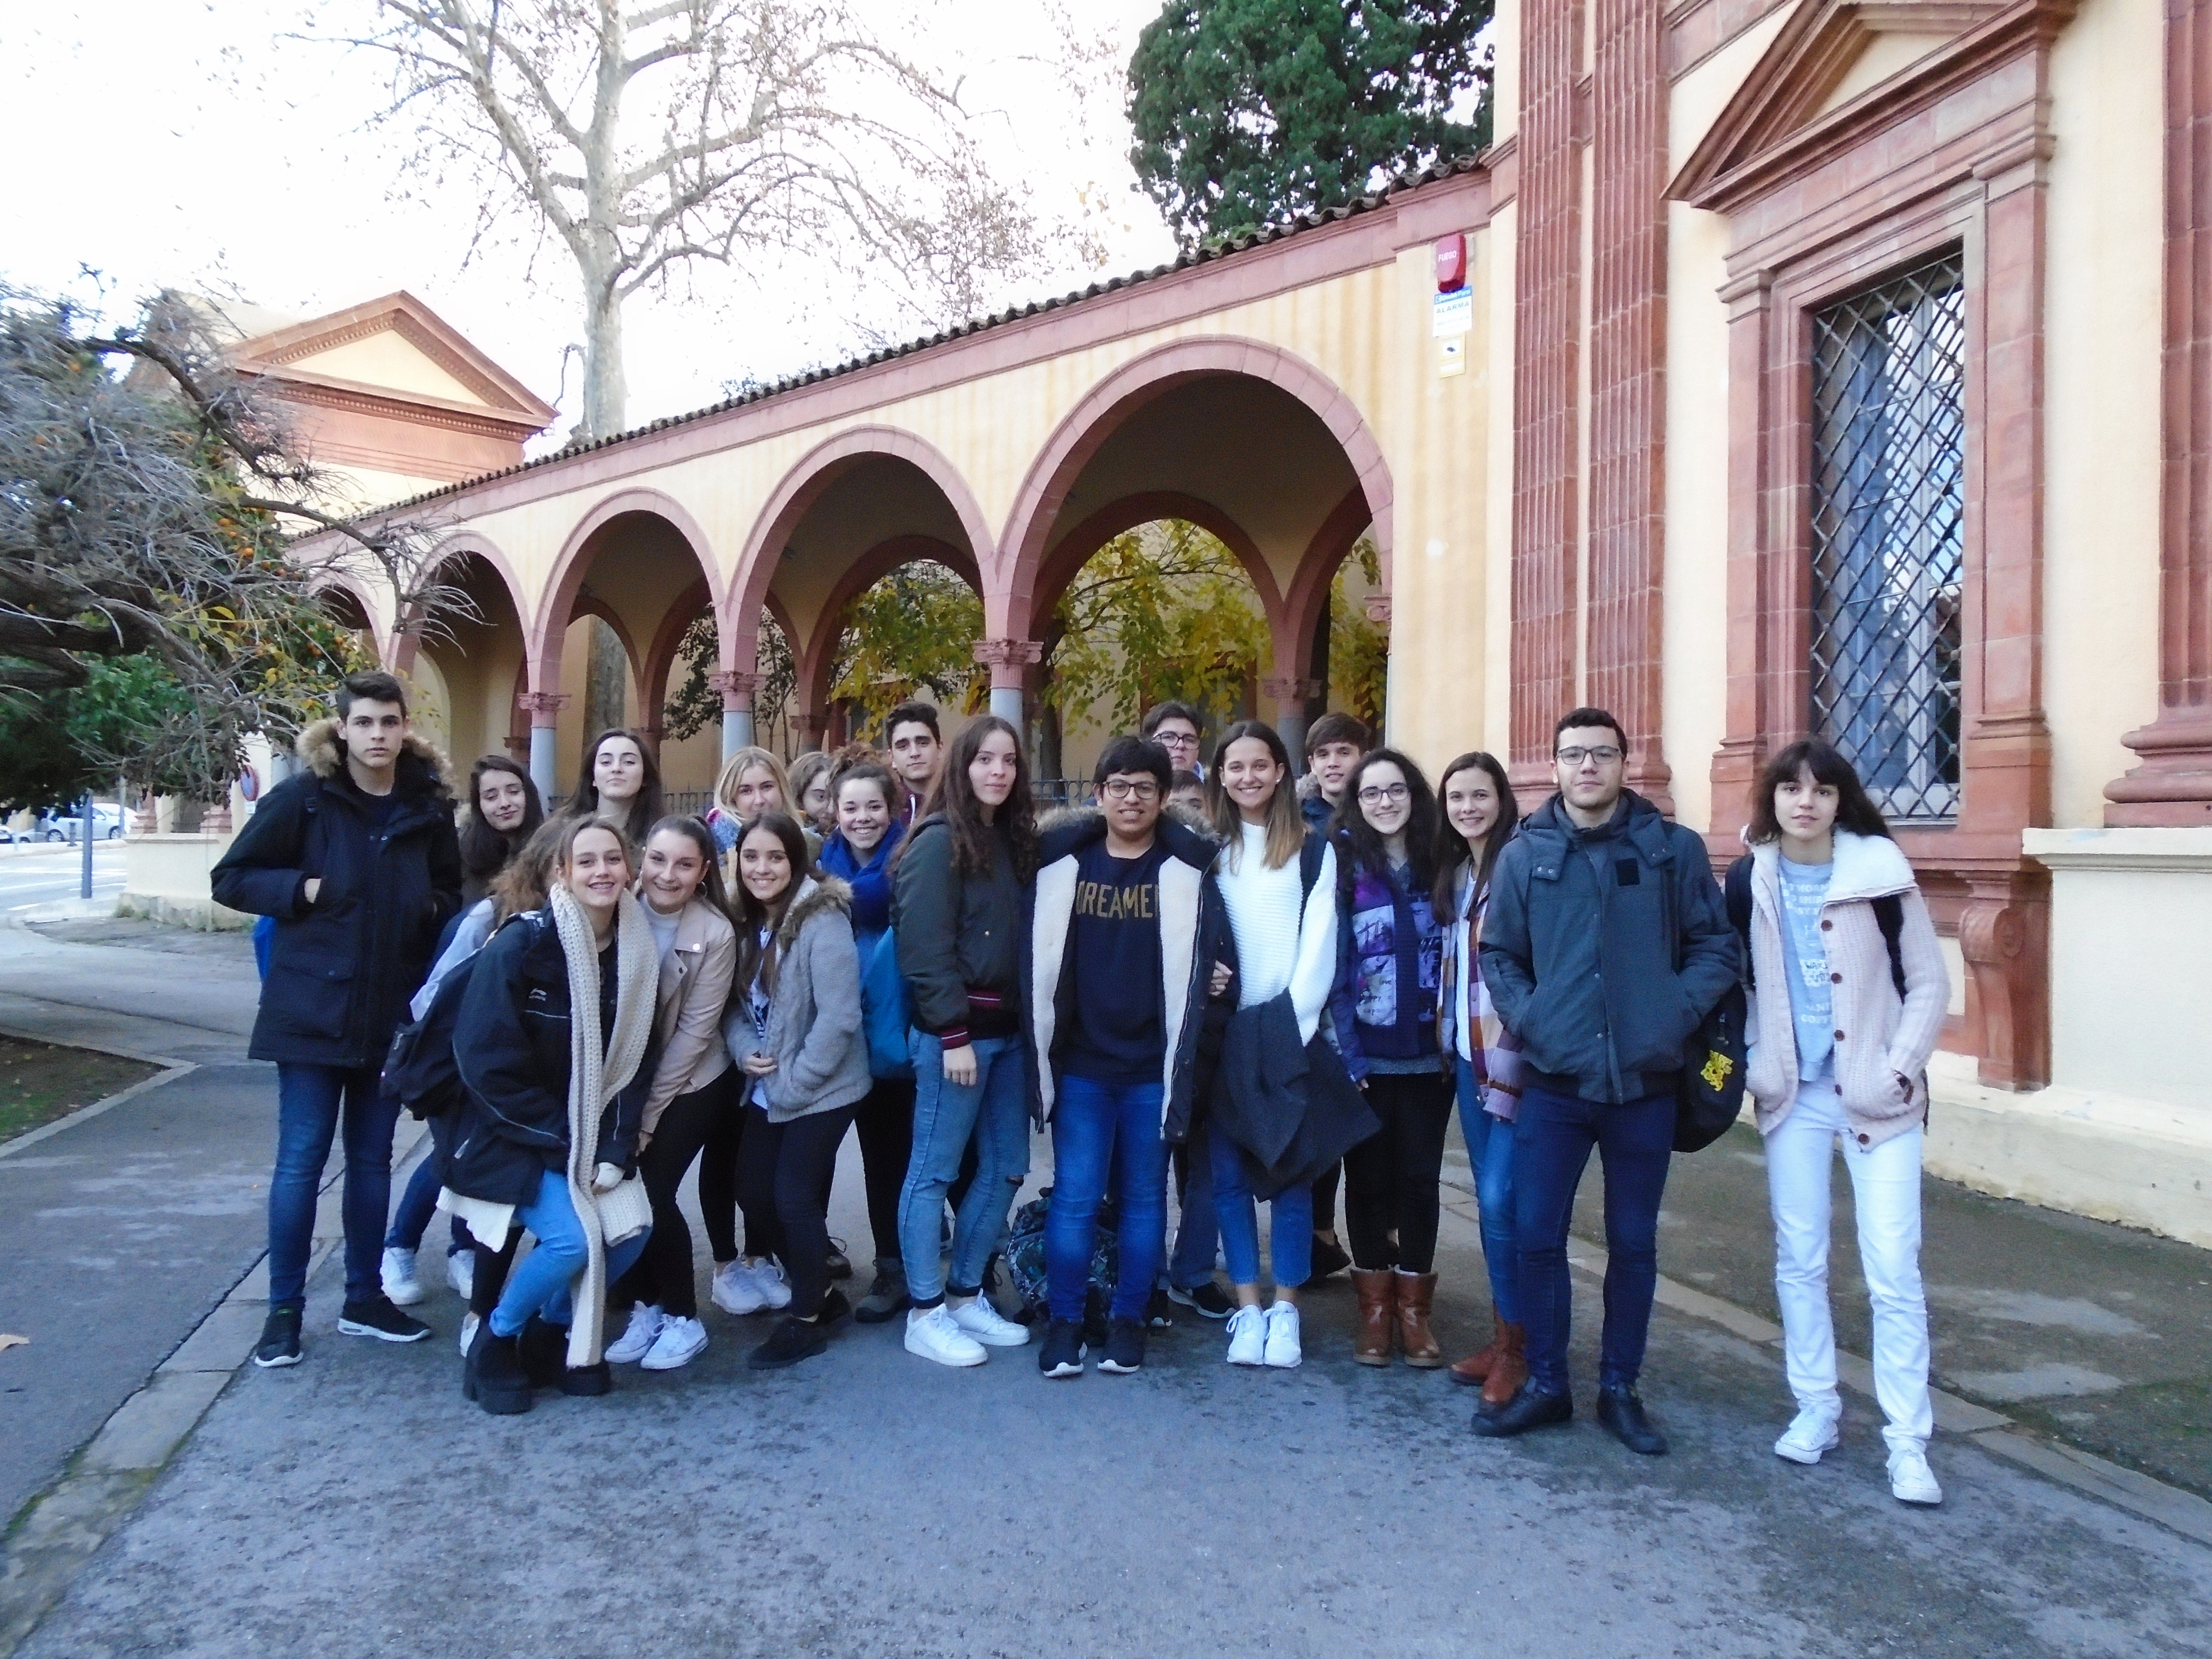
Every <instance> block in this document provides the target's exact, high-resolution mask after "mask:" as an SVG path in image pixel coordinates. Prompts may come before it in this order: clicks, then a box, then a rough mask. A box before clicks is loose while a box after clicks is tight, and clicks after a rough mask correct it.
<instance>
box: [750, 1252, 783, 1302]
mask: <svg viewBox="0 0 2212 1659" xmlns="http://www.w3.org/2000/svg"><path fill="white" fill-rule="evenodd" d="M753 1283H754V1284H755V1285H758V1286H759V1287H760V1293H761V1306H763V1308H771V1309H782V1308H788V1307H789V1306H790V1305H791V1281H790V1280H789V1279H786V1278H785V1277H784V1276H783V1263H781V1261H777V1260H776V1259H775V1257H774V1256H772V1255H764V1256H763V1257H762V1258H761V1259H760V1260H759V1261H756V1262H754V1263H753Z"/></svg>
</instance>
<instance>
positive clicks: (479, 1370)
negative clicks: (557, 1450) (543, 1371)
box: [461, 1319, 530, 1417]
mask: <svg viewBox="0 0 2212 1659" xmlns="http://www.w3.org/2000/svg"><path fill="white" fill-rule="evenodd" d="M461 1393H462V1395H464V1396H465V1397H466V1398H468V1399H470V1400H473V1401H476V1402H477V1405H479V1406H481V1407H483V1408H484V1409H485V1410H486V1411H488V1412H489V1413H491V1414H492V1415H493V1416H494V1417H515V1416H519V1415H520V1414H521V1413H524V1412H526V1411H528V1410H529V1409H530V1376H529V1374H528V1373H527V1372H526V1371H525V1370H523V1369H522V1357H521V1355H520V1354H519V1353H518V1352H516V1351H515V1339H514V1338H513V1337H511V1336H495V1335H493V1334H492V1328H491V1321H490V1320H489V1319H486V1320H484V1321H483V1322H481V1323H480V1324H478V1325H477V1334H476V1340H474V1341H472V1342H471V1343H470V1344H469V1357H468V1358H467V1359H466V1360H465V1361H464V1362H463V1364H462V1367H461Z"/></svg>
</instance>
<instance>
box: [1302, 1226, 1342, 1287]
mask: <svg viewBox="0 0 2212 1659" xmlns="http://www.w3.org/2000/svg"><path fill="white" fill-rule="evenodd" d="M1351 1265H1352V1258H1351V1257H1350V1256H1348V1255H1346V1254H1345V1253H1344V1246H1342V1245H1341V1244H1339V1243H1337V1242H1336V1241H1335V1240H1334V1239H1332V1238H1328V1237H1323V1236H1322V1234H1320V1233H1316V1234H1315V1235H1314V1241H1313V1270H1312V1272H1311V1273H1309V1274H1308V1275H1307V1277H1306V1283H1307V1284H1309V1285H1310V1284H1312V1283H1314V1282H1315V1281H1316V1279H1327V1278H1328V1276H1329V1275H1330V1274H1331V1273H1342V1272H1343V1271H1344V1270H1345V1269H1346V1267H1350V1266H1351Z"/></svg>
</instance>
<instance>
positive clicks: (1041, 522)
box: [984, 335, 1392, 639]
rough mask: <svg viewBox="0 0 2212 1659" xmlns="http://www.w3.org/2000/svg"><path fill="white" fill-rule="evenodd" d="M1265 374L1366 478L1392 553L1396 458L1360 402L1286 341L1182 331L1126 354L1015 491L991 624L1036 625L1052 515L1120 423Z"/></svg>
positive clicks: (1366, 492)
mask: <svg viewBox="0 0 2212 1659" xmlns="http://www.w3.org/2000/svg"><path fill="white" fill-rule="evenodd" d="M1212 375H1238V376H1243V377H1244V378H1247V379H1250V380H1261V381H1264V382H1266V383H1267V384H1269V385H1272V386H1276V387H1278V388H1279V389H1280V390H1281V391H1283V392H1285V393H1287V394H1288V395H1289V396H1290V397H1291V398H1295V399H1296V400H1297V401H1298V402H1299V403H1301V404H1304V405H1305V406H1306V408H1307V409H1309V410H1311V411H1312V412H1313V414H1314V415H1315V416H1316V418H1318V419H1319V420H1320V422H1322V425H1323V426H1324V427H1326V428H1328V432H1329V434H1330V435H1331V436H1332V437H1333V438H1334V440H1335V441H1336V442H1337V444H1338V446H1339V447H1340V449H1341V450H1342V452H1343V453H1344V456H1345V459H1346V461H1347V462H1348V463H1349V464H1350V465H1351V467H1352V471H1353V473H1354V474H1355V476H1356V477H1357V478H1358V488H1359V491H1360V494H1361V496H1362V498H1363V499H1364V501H1365V503H1366V506H1367V510H1368V514H1369V517H1370V520H1371V521H1372V523H1373V525H1374V527H1375V536H1376V543H1377V544H1378V545H1379V546H1380V547H1381V549H1382V550H1383V557H1384V559H1385V560H1386V561H1387V560H1388V558H1389V548H1390V503H1391V499H1392V485H1391V481H1390V469H1389V463H1388V462H1387V461H1386V460H1385V459H1383V448H1382V446H1381V445H1380V444H1379V443H1378V442H1376V438H1375V435H1374V433H1373V432H1372V431H1371V430H1370V428H1369V427H1368V424H1367V421H1366V418H1365V417H1364V416H1363V415H1361V413H1360V412H1359V409H1358V405H1357V404H1354V403H1353V402H1352V399H1351V398H1349V397H1347V396H1346V394H1345V393H1344V392H1343V391H1342V390H1341V389H1340V388H1339V387H1338V386H1336V384H1335V383H1334V381H1332V380H1329V378H1328V376H1327V375H1325V374H1322V372H1321V371H1320V370H1319V369H1317V368H1315V367H1314V366H1313V365H1312V364H1310V363H1309V362H1305V361H1304V359H1303V358H1300V357H1297V356H1294V355H1292V354H1291V353H1290V352H1287V351H1285V350H1283V349H1281V348H1280V347H1279V346H1273V345H1269V344H1267V343H1266V342H1264V341H1260V340H1252V339H1247V338H1244V337H1240V336H1233V335H1208V336H1203V337H1196V338H1192V339H1184V340H1177V341H1175V342H1172V343H1170V344H1167V345H1164V346H1161V347H1159V348H1158V349H1156V350H1153V351H1150V352H1147V353H1146V354H1145V355H1144V356H1139V357H1137V358H1134V359H1133V360H1132V361H1131V362H1127V363H1124V364H1122V365H1121V367H1120V368H1117V369H1115V371H1114V372H1113V373H1112V374H1109V375H1107V376H1106V377H1105V378H1104V379H1103V380H1100V381H1099V382H1098V384H1097V386H1093V387H1092V388H1091V391H1090V392H1088V393H1086V394H1085V396H1084V398H1082V399H1081V401H1079V403H1078V404H1076V406H1075V407H1074V408H1073V410H1070V411H1069V412H1068V413H1067V415H1066V416H1065V417H1064V418H1063V419H1062V420H1061V421H1060V424H1059V426H1058V427H1056V428H1054V432H1053V435H1052V436H1051V438H1050V439H1049V440H1048V441H1047V442H1046V444H1045V447H1044V448H1043V449H1042V451H1040V452H1039V453H1038V455H1037V457H1036V460H1034V461H1033V462H1032V463H1031V464H1030V470H1029V472H1028V474H1027V476H1026V477H1024V479H1023V480H1022V484H1021V488H1020V489H1019V490H1018V492H1017V493H1016V495H1015V497H1014V504H1013V507H1012V510H1011V511H1009V513H1007V515H1006V527H1005V529H1004V530H1003V531H1002V532H1000V537H999V543H998V551H997V556H996V558H995V560H994V562H993V564H992V565H991V567H990V574H991V579H990V580H989V582H988V584H987V588H988V591H987V593H986V596H985V600H984V604H985V607H986V629H987V631H988V632H989V633H990V634H992V635H1002V636H1005V637H1007V638H1012V639H1025V638H1027V637H1029V636H1030V633H1031V631H1032V629H1034V626H1035V619H1036V603H1035V599H1036V590H1037V586H1038V579H1039V576H1040V574H1041V573H1042V570H1043V568H1044V566H1045V563H1046V560H1047V556H1048V553H1049V552H1050V551H1051V550H1052V549H1051V546H1050V543H1051V540H1052V530H1053V523H1054V519H1055V518H1056V517H1057V516H1058V514H1059V513H1060V508H1061V507H1063V506H1065V505H1066V501H1067V498H1068V495H1069V493H1070V491H1071V490H1072V489H1073V487H1074V485H1075V483H1076V482H1077V481H1078V479H1079V477H1081V475H1082V472H1083V470H1084V468H1085V465H1087V464H1088V463H1089V462H1090V461H1091V459H1092V458H1093V457H1094V456H1096V455H1097V453H1098V451H1099V449H1100V448H1101V447H1103V445H1104V444H1105V442H1106V441H1107V440H1108V439H1109V438H1110V437H1111V436H1112V435H1114V433H1115V431H1116V430H1118V429H1119V428H1121V426H1122V425H1123V424H1124V423H1125V422H1127V420H1128V419H1129V418H1130V416H1133V415H1134V414H1135V413H1136V412H1137V411H1138V410H1140V409H1142V408H1143V407H1144V405H1145V404H1147V403H1149V402H1151V401H1152V399H1153V398H1158V397H1159V396H1161V395H1162V394H1163V393H1164V392H1168V391H1170V390H1171V389H1172V388H1173V387H1175V386H1177V385H1179V384H1181V383H1182V382H1185V381H1188V380H1194V379H1197V378H1199V377H1201V376H1212Z"/></svg>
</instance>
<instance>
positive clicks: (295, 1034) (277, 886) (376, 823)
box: [210, 672, 462, 1366]
mask: <svg viewBox="0 0 2212 1659" xmlns="http://www.w3.org/2000/svg"><path fill="white" fill-rule="evenodd" d="M337 709H338V714H337V719H336V720H318V721H316V722H315V723H314V724H313V725H312V726H308V727H307V728H306V729H305V730H304V731H302V732H301V733H300V740H299V744H298V745H297V747H298V751H299V755H300V758H301V760H302V761H303V762H304V763H306V766H305V769H304V770H303V771H301V773H300V774H299V775H296V776H295V777H292V778H289V779H287V780H286V781H284V782H283V783H280V784H278V785H277V786H276V787H275V788H273V789H271V790H270V792H269V793H268V794H267V796H266V797H264V799H263V800H262V801H261V803H260V805H258V807H256V808H255V810H254V812H253V816H252V817H250V818H248V819H247V820H246V827H245V828H244V829H241V830H240V832H239V834H238V837H237V839H236V840H235V841H234V842H232V843H231V846H230V850H229V851H228V853H226V854H224V855H223V857H222V860H221V862H219V863H218V864H216V867H215V869H214V871H213V872H212V874H211V877H210V885H211V887H212V889H213V891H214V896H215V901H216V903H218V904H221V905H225V906H227V907H228V908H231V909H233V910H244V911H248V912H251V913H252V914H253V915H264V916H270V917H274V918H275V919H276V933H275V936H274V938H273V939H272V940H271V943H270V957H269V971H268V975H267V976H266V977H265V978H264V980H263V981H262V985H261V1008H260V1013H259V1015H258V1018H256V1019H255V1021H254V1023H253V1037H252V1044H251V1046H250V1047H249V1048H248V1049H247V1051H246V1052H247V1053H248V1054H249V1055H251V1056H252V1058H253V1059H255V1060H273V1061H275V1062H276V1100H277V1128H276V1170H275V1172H274V1174H273V1175H271V1176H270V1182H269V1317H268V1321H267V1324H266V1326H265V1327H264V1330H263V1332H262V1337H261V1343H260V1346H258V1348H257V1349H256V1350H255V1351H254V1356H253V1358H254V1363H255V1364H258V1365H263V1366H270V1365H294V1364H298V1363H299V1360H300V1316H301V1309H302V1308H303V1306H304V1305H305V1304H306V1301H307V1254H308V1249H309V1247H310V1245H311V1243H313V1232H314V1222H315V1196H316V1189H317V1188H318V1187H319V1184H320V1182H321V1180H322V1170H323V1164H324V1162H325V1159H327V1158H329V1156H330V1150H331V1139H332V1138H333V1136H334V1135H335V1134H336V1133H337V1129H338V1127H339V1125H340V1122H341V1121H343V1125H344V1129H345V1194H344V1204H343V1214H344V1221H345V1262H346V1291H345V1305H344V1307H343V1310H342V1311H341V1312H340V1314H339V1316H338V1329H339V1330H340V1331H342V1332H343V1333H345V1334H347V1335H349V1336H372V1337H377V1338H380V1339H381V1340H385V1341H387V1342H416V1341H420V1340H422V1338H424V1337H426V1336H428V1334H430V1332H429V1327H428V1326H427V1325H424V1324H422V1323H421V1322H419V1321H416V1320H415V1319H411V1318H410V1317H409V1316H407V1315H405V1314H404V1313H402V1312H400V1311H399V1310H398V1309H397V1308H395V1307H393V1306H392V1304H391V1302H390V1301H389V1300H388V1299H387V1298H386V1296H385V1294H384V1289H383V1285H382V1284H381V1282H380V1278H379V1274H378V1268H379V1267H380V1259H381V1255H382V1248H383V1242H384V1225H385V1219H386V1210H387V1209H388V1208H389V1207H390V1204H391V1197H392V1129H393V1127H394V1126H395V1125H396V1124H397V1122H398V1116H399V1106H398V1101H396V1100H394V1099H392V1098H391V1097H388V1096H387V1095H386V1093H385V1091H384V1088H383V1085H382V1082H381V1080H380V1073H381V1071H382V1069H383V1065H384V1058H385V1054H386V1050H387V1049H389V1048H390V1047H391V1046H392V1032H393V1030H395V1029H397V1027H398V1024H399V1023H400V1022H401V1021H402V1020H404V1019H405V1018H407V1003H408V1000H409V999H410V997H412V996H413V995H414V994H415V992H416V988H417V987H419V986H420V985H421V984H422V979H423V975H425V974H426V973H427V972H428V969H429V966H430V960H431V954H432V951H434V949H435V946H436V945H437V941H438V935H439V933H440V932H441V930H442V929H443V928H444V927H445V925H446V922H447V921H448V920H449V919H450V918H451V917H452V916H453V915H454V913H455V912H456V911H457V910H459V908H460V902H461V877H462V871H461V854H460V843H459V838H458V836H456V834H455V831H454V826H453V781H452V779H451V777H450V775H448V773H447V768H446V763H445V758H444V757H443V756H441V755H440V754H439V753H438V751H437V750H435V748H433V747H432V746H431V745H430V744H428V743H425V742H424V741H422V739H421V738H417V737H416V736H415V735H414V734H413V732H411V731H410V729H409V726H408V723H407V694H406V691H405V690H404V688H403V687H402V686H401V685H400V684H399V682H398V680H397V679H395V678H393V677H392V676H391V675H389V674H386V673H380V672H366V673H359V674H349V675H348V676H347V677H346V678H344V679H343V681H341V682H340V683H339V685H338V689H337Z"/></svg>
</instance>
